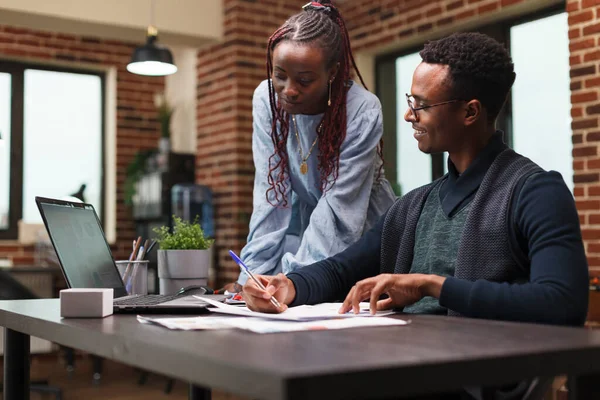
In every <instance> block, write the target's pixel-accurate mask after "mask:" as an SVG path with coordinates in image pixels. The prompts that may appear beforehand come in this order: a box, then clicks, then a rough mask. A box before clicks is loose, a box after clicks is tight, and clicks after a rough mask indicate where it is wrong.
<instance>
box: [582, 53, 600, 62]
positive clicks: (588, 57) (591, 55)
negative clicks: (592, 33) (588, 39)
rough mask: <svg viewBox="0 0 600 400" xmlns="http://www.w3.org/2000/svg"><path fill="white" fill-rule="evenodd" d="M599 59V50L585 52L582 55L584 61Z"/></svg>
mask: <svg viewBox="0 0 600 400" xmlns="http://www.w3.org/2000/svg"><path fill="white" fill-rule="evenodd" d="M595 60H600V50H596V51H592V52H591V53H587V54H585V55H584V56H583V61H584V62H589V61H595Z"/></svg>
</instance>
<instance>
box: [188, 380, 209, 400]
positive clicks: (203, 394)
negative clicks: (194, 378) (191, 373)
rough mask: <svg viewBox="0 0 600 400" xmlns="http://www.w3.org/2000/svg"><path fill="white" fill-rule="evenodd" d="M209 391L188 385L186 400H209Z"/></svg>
mask: <svg viewBox="0 0 600 400" xmlns="http://www.w3.org/2000/svg"><path fill="white" fill-rule="evenodd" d="M211 397H212V396H211V393H210V389H205V388H202V387H200V386H196V385H194V384H191V383H190V393H189V396H188V400H210V399H211Z"/></svg>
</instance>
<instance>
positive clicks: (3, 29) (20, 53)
mask: <svg viewBox="0 0 600 400" xmlns="http://www.w3.org/2000/svg"><path fill="white" fill-rule="evenodd" d="M134 47H135V44H132V43H122V42H118V41H112V40H100V39H97V38H91V37H79V36H73V35H66V34H61V33H51V32H42V31H33V30H28V29H20V28H14V27H10V26H2V25H0V64H1V63H2V60H7V59H19V60H22V61H33V62H42V63H44V62H46V63H48V62H62V63H63V64H64V63H67V64H66V65H70V66H71V67H73V66H76V65H87V66H91V67H96V68H97V67H98V66H102V67H103V68H104V67H115V68H116V70H117V113H116V116H117V133H116V134H117V138H116V145H117V153H116V160H117V177H116V184H117V196H116V200H117V208H116V213H117V224H116V226H117V242H116V244H115V245H114V246H113V248H112V250H113V252H114V255H115V258H117V259H118V258H123V257H127V256H129V253H130V252H131V250H130V249H131V240H132V238H133V237H134V226H133V221H132V219H131V217H130V211H129V210H128V209H127V208H126V207H125V205H124V198H123V182H124V180H125V169H126V167H127V164H128V163H129V162H130V161H131V159H132V158H133V156H134V154H135V153H136V152H137V151H138V150H140V149H149V148H155V147H156V144H157V141H158V137H159V133H158V122H157V121H156V112H155V108H154V102H153V95H154V93H156V92H162V91H163V90H164V78H152V77H141V76H137V75H133V74H131V73H129V72H127V70H126V69H125V66H126V65H127V63H128V62H129V59H130V57H131V53H132V51H133V49H134ZM6 257H8V258H10V259H12V261H13V263H14V264H15V265H18V264H29V265H31V264H32V263H33V261H34V256H33V247H32V246H22V245H19V244H18V243H17V242H16V241H10V242H8V241H0V258H6Z"/></svg>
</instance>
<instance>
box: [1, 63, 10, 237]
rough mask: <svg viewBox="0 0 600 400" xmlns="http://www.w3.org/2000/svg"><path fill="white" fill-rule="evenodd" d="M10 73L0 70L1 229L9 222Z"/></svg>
mask: <svg viewBox="0 0 600 400" xmlns="http://www.w3.org/2000/svg"><path fill="white" fill-rule="evenodd" d="M10 78H11V77H10V74H7V73H1V72H0V230H6V229H8V227H9V224H8V211H9V209H8V205H9V203H10V186H9V184H10V142H11V140H10V92H11V79H10Z"/></svg>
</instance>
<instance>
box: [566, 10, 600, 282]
mask: <svg viewBox="0 0 600 400" xmlns="http://www.w3.org/2000/svg"><path fill="white" fill-rule="evenodd" d="M567 11H568V13H569V40H570V43H569V48H570V52H571V57H570V64H571V103H572V108H571V116H572V117H573V122H572V124H571V128H572V129H573V168H574V170H575V176H574V181H575V183H576V186H575V198H576V200H577V208H578V209H579V218H580V220H581V224H582V229H583V238H584V241H585V246H586V251H587V255H588V261H589V264H590V271H591V272H592V273H593V274H594V275H598V274H600V152H599V144H600V128H599V125H598V116H599V115H600V101H599V89H600V69H599V68H598V60H599V59H600V47H599V46H600V1H597V0H569V1H567Z"/></svg>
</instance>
